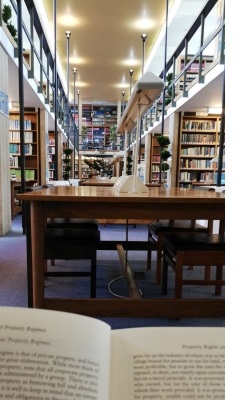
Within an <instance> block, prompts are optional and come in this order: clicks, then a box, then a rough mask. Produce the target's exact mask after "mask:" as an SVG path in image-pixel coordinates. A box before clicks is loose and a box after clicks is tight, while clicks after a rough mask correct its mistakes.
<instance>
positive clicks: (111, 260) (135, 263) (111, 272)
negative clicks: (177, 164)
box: [0, 215, 225, 329]
mask: <svg viewBox="0 0 251 406" xmlns="http://www.w3.org/2000/svg"><path fill="white" fill-rule="evenodd" d="M21 220H22V218H21V216H20V215H19V216H16V217H15V218H14V220H13V222H12V231H11V232H10V233H9V234H7V235H6V236H4V237H0V306H19V307H27V276H26V270H27V260H26V236H25V235H24V234H23V231H22V223H21ZM99 227H100V232H101V239H103V240H123V239H125V235H126V232H125V226H123V225H106V226H104V225H100V226H99ZM128 239H129V240H133V241H134V240H141V241H144V240H147V228H146V226H139V225H137V226H136V227H133V226H129V233H128ZM155 259H156V255H155V253H153V261H152V270H146V251H142V252H138V251H129V252H128V262H129V264H130V267H131V268H132V269H133V271H134V273H135V278H136V280H137V284H138V287H139V289H140V290H141V292H142V296H143V297H161V293H160V286H158V285H156V283H155V272H154V269H155ZM89 266H90V262H89V261H88V260H75V261H71V260H67V261H65V260H56V265H55V266H53V267H52V266H51V265H50V261H48V270H53V271H56V270H60V271H62V270H65V271H71V270H74V271H77V270H82V269H83V267H84V268H85V269H87V268H88V267H89ZM185 272H186V273H187V276H188V277H190V276H191V277H196V275H197V274H198V273H201V268H200V267H195V269H194V270H193V271H191V270H186V271H185ZM169 274H170V280H169V282H168V283H169V285H168V286H169V290H168V295H167V297H170V298H171V297H173V294H174V291H173V286H174V273H173V272H169ZM89 291H90V286H89V278H86V277H85V278H81V277H80V278H76V277H67V278H66V277H60V278H59V277H57V278H55V277H54V278H53V277H49V278H48V279H47V280H46V282H45V296H46V297H48V298H49V297H50V298H53V297H69V298H70V297H71V298H84V297H89ZM222 295H224V291H223V293H222ZM127 296H128V293H127V286H126V282H125V279H124V278H123V276H122V270H121V265H120V261H119V257H118V253H117V252H116V251H101V250H99V251H98V252H97V297H98V298H112V297H121V300H123V298H125V297H127ZM183 297H184V298H191V297H196V298H211V299H214V298H215V297H216V296H215V295H214V293H213V287H210V286H185V287H184V290H183ZM102 320H104V321H106V322H107V323H108V324H110V325H111V327H112V328H113V329H115V328H130V327H144V326H224V325H225V319H223V318H214V319H209V318H205V319H204V318H196V319H190V318H184V319H180V320H172V319H166V318H160V319H159V318H158V319H152V318H142V319H138V318H135V319H134V318H104V319H102Z"/></svg>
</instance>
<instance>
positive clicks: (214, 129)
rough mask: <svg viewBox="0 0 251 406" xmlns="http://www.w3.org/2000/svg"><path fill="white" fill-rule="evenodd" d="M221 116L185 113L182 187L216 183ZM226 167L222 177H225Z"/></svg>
mask: <svg viewBox="0 0 251 406" xmlns="http://www.w3.org/2000/svg"><path fill="white" fill-rule="evenodd" d="M219 137H220V116H211V115H209V116H196V115H195V114H194V113H185V114H184V115H183V116H181V123H180V141H179V159H178V183H179V187H182V188H192V187H193V186H194V185H203V184H206V185H215V184H216V176H217V163H215V162H214V161H217V159H215V158H216V157H217V156H218V152H219ZM224 173H225V169H223V174H222V180H225V176H224Z"/></svg>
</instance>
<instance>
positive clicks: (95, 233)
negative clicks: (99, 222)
mask: <svg viewBox="0 0 251 406" xmlns="http://www.w3.org/2000/svg"><path fill="white" fill-rule="evenodd" d="M99 244H100V231H99V230H97V229H91V228H66V227H58V228H57V227H48V228H46V230H45V235H44V259H45V260H48V259H50V260H55V259H66V260H69V259H90V261H91V270H90V271H77V272H73V271H71V272H67V271H62V272H60V271H56V272H52V271H49V272H48V271H47V266H46V263H45V276H46V277H49V276H54V277H62V276H63V277H75V276H76V277H79V276H84V277H85V276H87V277H90V280H91V282H90V296H91V297H96V265H97V249H98V248H99Z"/></svg>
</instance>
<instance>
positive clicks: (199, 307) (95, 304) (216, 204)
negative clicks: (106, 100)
mask: <svg viewBox="0 0 251 406" xmlns="http://www.w3.org/2000/svg"><path fill="white" fill-rule="evenodd" d="M17 198H18V199H20V200H22V201H25V202H26V203H27V214H28V218H27V224H28V230H27V261H28V270H29V269H30V274H29V275H30V276H31V279H32V280H31V283H32V286H33V298H32V299H33V306H34V307H37V308H47V309H54V310H61V311H68V312H73V313H79V314H86V315H89V316H93V317H181V316H182V317H223V316H224V306H225V301H224V300H223V299H212V300H186V299H180V300H177V299H176V300H174V299H166V298H163V299H162V298H160V299H131V298H130V299H76V300H75V299H69V300H66V299H45V298H44V260H43V258H44V246H43V236H44V225H45V220H46V218H47V217H50V218H53V217H72V218H74V217H76V218H80V217H82V218H102V217H104V213H105V214H106V217H107V218H109V219H116V218H122V219H132V218H138V219H149V218H158V219H166V218H174V219H192V220H196V219H208V220H220V221H222V222H223V223H224V220H225V195H224V194H223V193H212V192H209V191H203V190H192V189H179V188H170V189H164V188H149V190H148V192H147V193H118V192H116V191H114V190H113V188H110V187H105V188H102V187H96V186H85V187H81V186H71V187H65V186H58V187H56V188H44V189H41V190H36V191H33V192H27V193H22V194H19V195H18V196H17Z"/></svg>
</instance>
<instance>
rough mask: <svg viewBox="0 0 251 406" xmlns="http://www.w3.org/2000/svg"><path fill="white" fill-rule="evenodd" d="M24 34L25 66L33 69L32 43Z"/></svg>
mask: <svg viewBox="0 0 251 406" xmlns="http://www.w3.org/2000/svg"><path fill="white" fill-rule="evenodd" d="M22 32H23V56H24V64H25V66H26V68H27V69H31V44H30V41H29V39H28V37H27V35H26V33H25V31H24V29H23V30H22Z"/></svg>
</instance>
